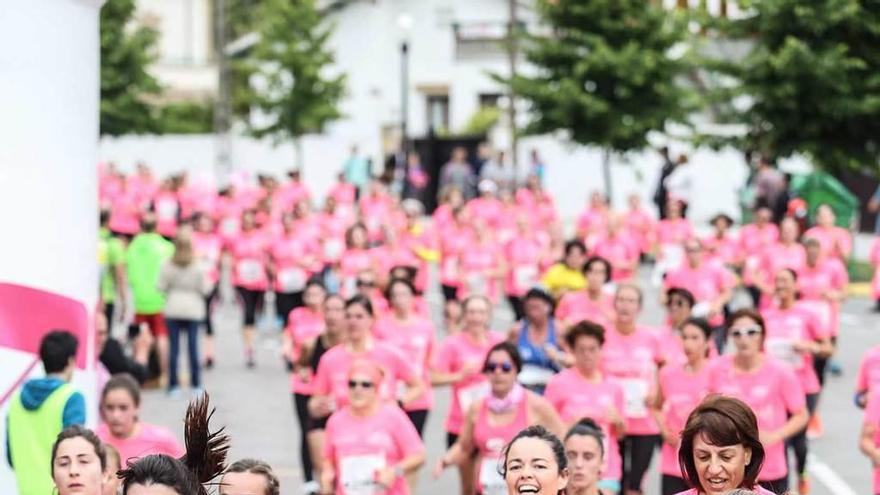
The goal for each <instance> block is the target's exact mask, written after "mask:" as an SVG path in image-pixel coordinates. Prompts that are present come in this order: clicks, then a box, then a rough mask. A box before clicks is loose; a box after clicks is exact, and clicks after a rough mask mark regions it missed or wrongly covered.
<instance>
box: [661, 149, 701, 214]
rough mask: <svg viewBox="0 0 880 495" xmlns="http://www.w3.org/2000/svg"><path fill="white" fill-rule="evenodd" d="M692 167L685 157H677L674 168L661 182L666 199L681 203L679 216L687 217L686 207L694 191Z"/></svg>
mask: <svg viewBox="0 0 880 495" xmlns="http://www.w3.org/2000/svg"><path fill="white" fill-rule="evenodd" d="M694 182H695V181H694V173H693V167H692V166H691V165H690V164H689V160H688V157H687V155H679V156H678V159H677V160H676V161H675V168H674V169H672V172H671V173H670V174H669V176H668V177H666V179H665V180H664V181H663V184H664V185H665V186H666V191H667V195H668V196H667V197H668V198H669V199H672V200H676V201H679V202H680V203H681V216H682V217H687V209H688V205H689V204H690V201H691V196H693V190H694Z"/></svg>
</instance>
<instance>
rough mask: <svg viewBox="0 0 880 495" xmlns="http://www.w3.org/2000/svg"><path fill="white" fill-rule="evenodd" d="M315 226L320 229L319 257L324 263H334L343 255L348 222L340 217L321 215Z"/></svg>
mask: <svg viewBox="0 0 880 495" xmlns="http://www.w3.org/2000/svg"><path fill="white" fill-rule="evenodd" d="M317 218H318V220H317V224H318V225H319V226H320V227H321V237H320V238H319V242H320V244H321V257H322V260H323V261H324V263H335V262H337V261H339V260H340V258H342V254H343V253H345V231H346V229H348V225H349V221H348V220H347V219H346V218H345V217H344V216H342V215H339V214H337V215H331V214H327V213H322V214H320V215H318V217H317Z"/></svg>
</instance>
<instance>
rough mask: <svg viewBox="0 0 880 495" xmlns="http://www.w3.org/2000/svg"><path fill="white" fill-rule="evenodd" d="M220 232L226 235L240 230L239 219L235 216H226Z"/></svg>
mask: <svg viewBox="0 0 880 495" xmlns="http://www.w3.org/2000/svg"><path fill="white" fill-rule="evenodd" d="M220 232H223V234H225V235H235V233H236V232H238V220H237V219H236V218H234V217H226V218H224V219H223V221H222V222H221V223H220Z"/></svg>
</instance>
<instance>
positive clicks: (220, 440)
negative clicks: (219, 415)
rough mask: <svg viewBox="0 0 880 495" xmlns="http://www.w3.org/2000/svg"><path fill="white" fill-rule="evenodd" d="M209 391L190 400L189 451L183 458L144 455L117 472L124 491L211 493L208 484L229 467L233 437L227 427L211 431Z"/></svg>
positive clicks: (126, 494)
mask: <svg viewBox="0 0 880 495" xmlns="http://www.w3.org/2000/svg"><path fill="white" fill-rule="evenodd" d="M213 415H214V411H213V410H212V411H210V412H209V411H208V395H207V394H205V395H204V396H202V397H201V398H200V399H196V400H195V401H193V402H192V403H190V405H189V407H188V408H187V410H186V423H185V425H184V437H185V442H186V454H184V455H183V457H181V458H180V459H175V458H173V457H170V456H167V455H164V454H155V455H148V456H146V457H142V458H141V459H140V460H138V461H137V462H134V463H132V464H130V465H129V467H128V469H123V470H121V471H119V472H118V473H117V475H118V476H119V477H120V478H121V479H122V494H123V495H208V492H207V490H205V487H204V484H205V483H209V482H210V481H211V480H213V479H214V478H216V477H217V476H219V475H220V474H221V473H222V472H223V470H224V469H225V468H226V454H227V451H228V450H229V437H228V436H227V435H226V434H224V433H223V428H221V429H220V430H217V431H214V432H211V431H210V430H209V429H208V423H209V422H210V420H211V416H213Z"/></svg>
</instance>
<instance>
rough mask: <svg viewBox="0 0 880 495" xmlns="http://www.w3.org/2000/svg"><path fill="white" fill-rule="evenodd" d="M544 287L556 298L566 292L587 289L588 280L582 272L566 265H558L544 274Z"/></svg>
mask: <svg viewBox="0 0 880 495" xmlns="http://www.w3.org/2000/svg"><path fill="white" fill-rule="evenodd" d="M544 286H545V287H546V288H547V290H549V291H550V292H551V293H552V294H553V295H554V296H555V297H559V296H560V295H562V294H563V293H565V292H569V291H577V290H583V289H586V288H587V279H586V278H585V277H584V274H583V273H582V272H581V271H580V270H575V269H572V268H569V267H568V266H567V265H566V264H565V263H556V264H555V265H553V266H551V267H550V269H549V270H547V273H546V274H544Z"/></svg>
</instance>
